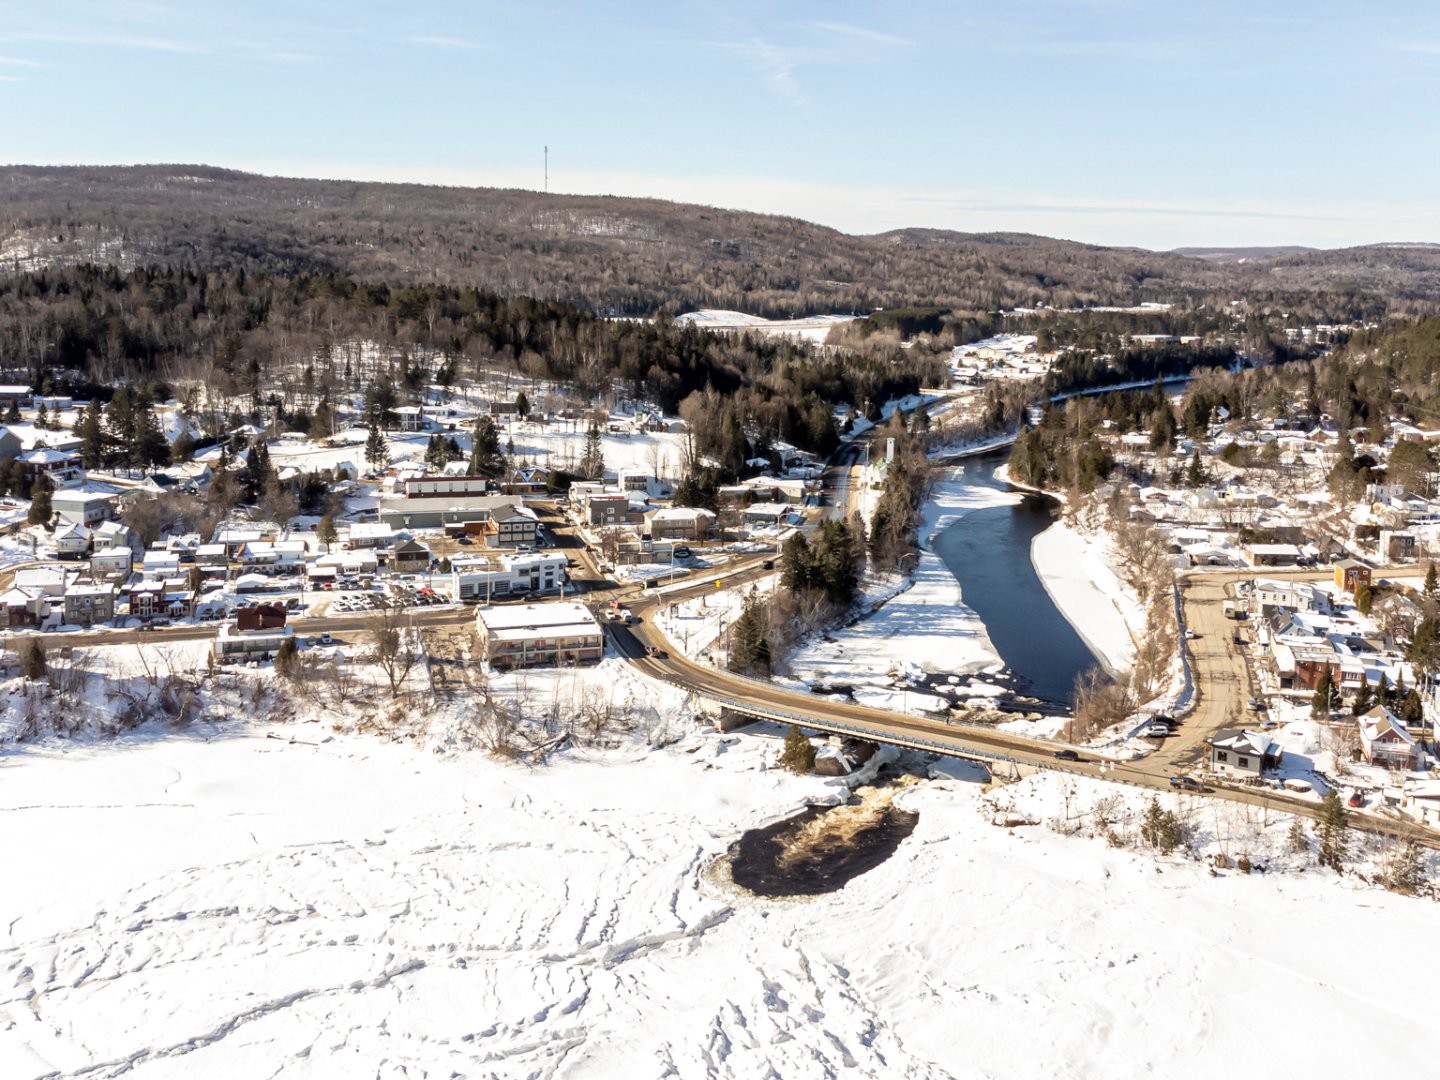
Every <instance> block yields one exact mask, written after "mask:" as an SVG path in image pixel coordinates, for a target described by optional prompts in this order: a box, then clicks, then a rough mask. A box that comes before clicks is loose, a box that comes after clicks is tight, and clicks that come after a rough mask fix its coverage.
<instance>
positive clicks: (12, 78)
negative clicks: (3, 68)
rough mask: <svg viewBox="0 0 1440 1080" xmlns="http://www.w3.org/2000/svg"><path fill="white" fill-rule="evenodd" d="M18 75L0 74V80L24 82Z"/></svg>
mask: <svg viewBox="0 0 1440 1080" xmlns="http://www.w3.org/2000/svg"><path fill="white" fill-rule="evenodd" d="M24 81H25V80H24V79H22V78H21V77H20V76H19V75H0V82H24Z"/></svg>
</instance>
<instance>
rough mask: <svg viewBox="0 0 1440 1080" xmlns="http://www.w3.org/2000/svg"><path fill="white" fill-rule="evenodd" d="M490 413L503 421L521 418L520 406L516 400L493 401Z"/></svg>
mask: <svg viewBox="0 0 1440 1080" xmlns="http://www.w3.org/2000/svg"><path fill="white" fill-rule="evenodd" d="M490 415H491V416H493V417H494V418H495V419H496V420H499V421H501V422H502V423H509V422H510V421H511V420H518V419H519V418H520V407H519V405H518V404H517V403H516V402H514V401H492V402H490Z"/></svg>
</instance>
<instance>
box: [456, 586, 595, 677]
mask: <svg viewBox="0 0 1440 1080" xmlns="http://www.w3.org/2000/svg"><path fill="white" fill-rule="evenodd" d="M475 630H476V633H477V634H478V635H479V637H480V643H481V646H482V648H483V650H484V655H485V659H486V660H487V661H488V662H489V664H490V665H491V666H492V667H496V668H507V669H508V668H519V667H536V666H550V665H560V664H580V663H591V662H594V661H598V660H599V659H600V657H601V656H602V655H603V654H604V652H605V634H604V631H603V630H602V629H601V628H600V623H599V622H598V621H596V619H595V616H594V615H593V614H591V612H590V610H589V609H588V608H587V607H585V605H584V604H577V603H574V602H573V601H555V602H552V603H548V604H508V605H505V606H503V607H484V608H481V609H480V610H479V611H477V612H476V614H475Z"/></svg>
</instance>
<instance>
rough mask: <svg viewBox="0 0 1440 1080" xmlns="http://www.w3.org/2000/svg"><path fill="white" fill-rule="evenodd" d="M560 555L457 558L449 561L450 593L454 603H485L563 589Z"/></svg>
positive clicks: (541, 554)
mask: <svg viewBox="0 0 1440 1080" xmlns="http://www.w3.org/2000/svg"><path fill="white" fill-rule="evenodd" d="M565 567H566V559H565V556H564V555H555V554H544V553H540V552H536V553H535V554H531V555H457V556H455V557H454V558H453V559H451V560H450V591H451V595H452V596H454V598H455V599H456V600H485V599H489V598H492V597H500V596H514V595H516V594H519V593H547V592H554V591H555V590H557V589H562V588H564V587H565Z"/></svg>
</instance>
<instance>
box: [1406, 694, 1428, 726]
mask: <svg viewBox="0 0 1440 1080" xmlns="http://www.w3.org/2000/svg"><path fill="white" fill-rule="evenodd" d="M1400 719H1401V720H1403V721H1404V722H1405V725H1406V726H1407V727H1419V726H1420V725H1421V724H1423V723H1424V722H1425V703H1424V701H1422V700H1421V698H1420V691H1418V690H1411V691H1410V692H1409V693H1408V694H1406V695H1405V702H1404V704H1403V705H1401V706H1400Z"/></svg>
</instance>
